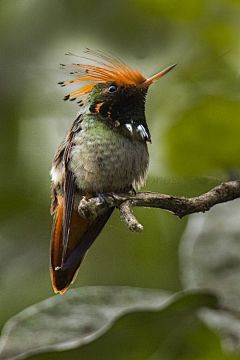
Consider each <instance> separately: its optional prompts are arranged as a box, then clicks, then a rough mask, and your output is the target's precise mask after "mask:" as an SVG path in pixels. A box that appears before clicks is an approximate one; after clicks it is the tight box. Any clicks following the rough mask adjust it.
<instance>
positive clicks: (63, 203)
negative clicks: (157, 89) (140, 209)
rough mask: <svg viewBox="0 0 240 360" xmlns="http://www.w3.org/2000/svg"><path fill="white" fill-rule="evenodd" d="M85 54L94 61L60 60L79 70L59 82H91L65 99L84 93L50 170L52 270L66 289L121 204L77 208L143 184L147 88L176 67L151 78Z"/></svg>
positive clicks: (106, 57) (56, 285)
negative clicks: (85, 213)
mask: <svg viewBox="0 0 240 360" xmlns="http://www.w3.org/2000/svg"><path fill="white" fill-rule="evenodd" d="M85 53H87V54H88V55H90V57H81V58H82V59H84V60H85V61H86V60H87V61H88V62H90V64H82V63H80V64H71V65H64V64H61V65H62V66H63V67H64V68H68V67H69V68H73V69H75V71H74V72H72V73H71V74H74V75H77V76H78V78H77V79H74V80H69V81H64V82H60V83H59V84H60V85H61V86H66V85H69V84H74V83H81V82H90V83H87V85H84V86H82V87H80V89H78V90H76V91H74V92H72V93H70V94H69V95H67V96H65V98H64V100H71V101H73V100H76V99H77V100H78V101H77V102H78V103H79V105H80V111H79V112H78V113H77V116H76V119H75V120H74V122H73V124H72V127H71V129H70V131H69V133H68V135H67V136H66V138H65V139H64V140H63V141H62V143H61V144H60V145H59V147H58V149H57V151H56V154H55V156H54V159H53V163H52V168H51V172H50V173H51V179H52V182H51V188H52V191H51V200H52V201H51V214H52V215H53V217H54V219H53V226H52V234H51V246H50V252H51V256H50V257H51V259H50V261H51V265H50V272H51V279H52V284H53V289H54V291H55V292H56V293H57V292H59V293H61V294H63V293H64V292H65V291H66V290H67V288H68V287H69V285H70V284H71V283H72V282H73V281H74V280H75V278H76V276H77V273H78V270H79V267H80V265H81V263H82V261H83V259H84V258H85V256H86V254H87V251H88V249H89V247H90V246H91V245H92V243H93V242H94V240H95V239H96V238H97V236H98V235H99V233H100V232H101V230H102V229H103V227H104V225H105V224H106V222H107V221H108V219H109V217H110V215H111V214H112V212H113V210H114V207H107V206H106V209H104V211H103V213H102V214H101V215H99V216H97V217H96V218H93V219H92V218H91V219H85V218H83V217H81V216H80V215H79V213H78V205H79V203H80V201H81V199H82V198H83V197H85V198H87V199H89V198H92V197H96V196H99V197H100V198H101V199H102V198H103V196H104V195H102V194H104V193H119V192H126V193H127V192H129V191H131V190H132V191H133V190H134V188H135V187H136V186H137V187H138V188H140V187H141V186H143V185H144V183H145V179H146V175H147V171H148V165H149V153H148V146H147V144H148V143H151V135H150V132H149V129H148V126H147V122H146V117H145V100H146V95H147V91H148V88H149V86H150V85H151V84H152V83H153V82H154V81H155V80H157V79H159V78H160V77H162V76H163V75H165V74H166V73H167V72H169V71H170V70H171V69H173V67H174V66H175V65H176V64H174V65H171V66H169V67H167V68H166V69H164V70H162V71H161V72H159V73H157V74H156V75H154V76H152V77H150V78H147V77H146V76H145V75H143V74H142V73H141V72H140V71H138V70H134V69H132V68H131V67H129V66H128V65H126V64H125V63H124V62H122V61H121V60H120V59H119V58H117V57H115V56H114V55H112V54H111V53H109V54H105V53H103V52H101V51H98V50H97V51H92V50H90V49H87V50H86V51H85ZM67 55H74V54H71V53H68V54H67ZM85 61H83V62H85ZM81 62H82V61H81Z"/></svg>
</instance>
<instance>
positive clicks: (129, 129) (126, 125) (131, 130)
mask: <svg viewBox="0 0 240 360" xmlns="http://www.w3.org/2000/svg"><path fill="white" fill-rule="evenodd" d="M125 127H126V128H127V129H128V131H130V133H131V134H132V132H133V129H132V125H131V124H125Z"/></svg>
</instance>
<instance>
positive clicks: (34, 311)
mask: <svg viewBox="0 0 240 360" xmlns="http://www.w3.org/2000/svg"><path fill="white" fill-rule="evenodd" d="M216 302H217V299H216V297H215V296H213V295H210V294H209V293H206V292H195V293H191V292H186V293H179V294H177V295H174V296H171V295H170V294H169V293H166V292H162V291H159V290H150V289H139V288H129V287H88V288H79V289H77V290H70V291H68V292H67V293H66V294H64V296H54V297H52V298H49V299H47V300H45V301H43V302H41V303H38V304H36V305H33V306H31V307H29V308H27V309H25V310H24V311H22V312H21V313H19V314H18V315H16V316H14V317H13V318H12V319H10V320H9V321H8V322H7V323H6V325H5V327H4V329H3V332H2V338H1V342H0V358H1V360H7V359H8V360H10V359H20V358H21V359H24V358H27V357H29V356H31V355H35V354H39V353H43V352H49V351H61V350H69V349H74V348H77V347H80V346H82V345H84V344H88V343H91V342H92V344H89V345H88V346H84V347H83V354H81V349H79V354H80V355H83V357H81V358H87V359H91V358H94V356H96V354H97V356H98V359H112V358H114V359H115V360H117V359H128V360H129V359H135V358H139V356H141V359H148V358H149V356H151V355H152V354H154V353H155V352H156V351H157V350H158V351H160V352H161V350H162V351H166V350H167V352H169V356H170V357H169V359H172V356H173V355H174V354H175V353H176V352H178V351H179V349H178V348H179V342H180V343H181V341H182V339H183V337H184V336H185V335H186V333H187V332H188V331H189V326H192V325H193V324H194V321H195V322H197V318H196V311H197V310H199V308H201V307H210V308H215V306H216ZM113 324H114V325H113ZM106 332H107V334H108V335H109V337H108V341H107V345H106V341H105V340H104V339H105V337H104V336H103V337H102V338H100V337H101V336H102V335H103V334H104V333H106ZM98 338H100V339H98ZM170 338H171V341H169V340H170ZM96 339H98V342H97V345H96V342H95V341H94V340H96ZM116 341H117V343H116ZM173 342H174V344H175V346H174V347H172V343H173ZM99 344H100V349H98V348H99ZM94 345H95V346H94ZM162 347H163V349H162ZM166 347H167V349H166ZM159 349H160V350H159ZM92 350H93V353H94V354H95V355H94V354H93V355H92ZM111 352H112V354H111ZM65 355H66V354H65ZM59 356H60V353H59V355H58V358H59ZM92 356H93V357H92ZM167 359H168V357H167Z"/></svg>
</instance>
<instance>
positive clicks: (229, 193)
mask: <svg viewBox="0 0 240 360" xmlns="http://www.w3.org/2000/svg"><path fill="white" fill-rule="evenodd" d="M239 197H240V181H239V180H236V181H229V182H225V183H222V184H221V185H218V186H216V187H214V188H213V189H211V190H210V191H208V192H206V193H205V194H202V195H200V196H196V197H192V198H186V197H184V196H171V195H165V194H159V193H156V192H138V193H137V194H133V193H119V194H115V193H111V194H109V193H107V194H102V196H101V197H95V198H91V199H86V198H83V199H82V200H81V202H80V204H79V208H78V211H79V214H80V215H81V216H82V217H84V218H91V217H96V216H98V215H100V214H101V213H102V212H103V211H104V209H105V208H106V206H108V207H117V208H118V209H119V212H120V216H121V218H122V220H123V221H124V222H125V224H126V225H127V227H128V228H129V229H130V230H131V231H133V232H140V231H142V230H143V226H142V225H141V224H140V223H139V222H138V220H137V219H136V218H135V216H134V215H133V213H132V209H133V208H134V207H147V208H158V209H164V210H168V211H170V212H172V213H173V214H174V215H177V216H178V217H179V218H182V217H184V216H186V215H189V214H193V213H198V212H205V211H208V210H210V209H211V208H212V207H213V206H214V205H217V204H220V203H224V202H227V201H231V200H234V199H237V198H239ZM103 199H104V201H103Z"/></svg>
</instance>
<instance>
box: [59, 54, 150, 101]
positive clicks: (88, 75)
mask: <svg viewBox="0 0 240 360" xmlns="http://www.w3.org/2000/svg"><path fill="white" fill-rule="evenodd" d="M85 53H87V54H90V55H92V56H95V57H98V58H100V59H102V60H103V61H104V62H102V61H100V60H96V59H91V58H88V57H83V56H79V57H80V58H82V59H86V60H90V61H92V62H95V63H97V64H99V65H101V66H96V65H86V64H71V65H64V64H61V65H62V66H64V67H68V68H76V69H79V70H80V71H75V72H72V73H71V74H75V75H79V76H81V77H80V78H78V79H75V80H68V81H64V82H60V83H59V84H60V85H61V86H66V85H69V84H74V83H78V82H83V81H92V83H91V84H87V85H85V86H83V87H81V88H80V89H78V90H76V91H74V92H72V93H71V94H69V95H67V96H65V98H64V100H75V99H77V98H81V97H83V98H82V100H85V99H86V97H87V95H88V94H89V93H90V92H91V90H92V88H93V87H94V86H95V85H96V84H98V83H104V82H108V81H113V82H115V83H116V84H117V85H118V86H124V87H127V86H131V85H140V84H142V83H144V82H145V81H146V80H147V78H146V77H145V76H144V75H143V74H142V73H141V72H140V71H138V70H134V69H132V68H130V67H129V66H128V65H126V64H125V63H124V62H122V61H121V60H120V59H118V58H117V57H115V56H112V55H110V54H109V55H107V54H105V53H103V52H101V51H92V50H90V49H88V48H87V50H86V51H85ZM66 55H73V56H78V55H74V54H72V53H67V54H66ZM105 62H108V63H109V64H111V65H108V64H106V63H105ZM80 102H82V101H80Z"/></svg>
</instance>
